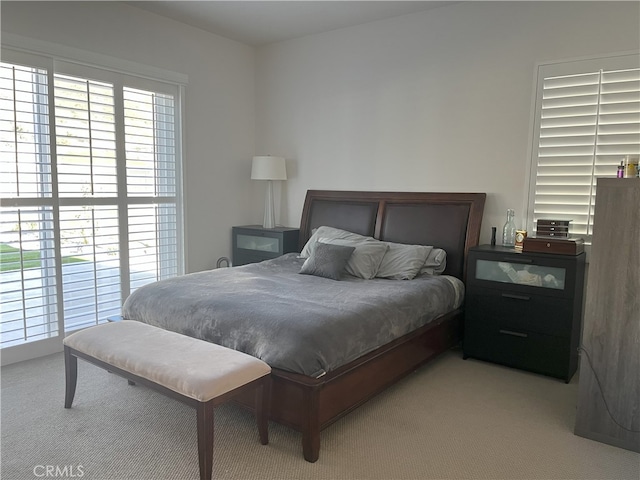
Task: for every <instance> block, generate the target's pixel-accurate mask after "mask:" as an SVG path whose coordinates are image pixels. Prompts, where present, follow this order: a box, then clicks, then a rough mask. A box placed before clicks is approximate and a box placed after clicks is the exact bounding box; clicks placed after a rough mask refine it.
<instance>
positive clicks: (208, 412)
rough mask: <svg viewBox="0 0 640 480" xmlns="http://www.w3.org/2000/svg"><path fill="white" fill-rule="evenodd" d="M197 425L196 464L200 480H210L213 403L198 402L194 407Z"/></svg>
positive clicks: (211, 470) (211, 468)
mask: <svg viewBox="0 0 640 480" xmlns="http://www.w3.org/2000/svg"><path fill="white" fill-rule="evenodd" d="M196 410H197V412H198V413H197V423H198V463H199V464H200V480H211V475H212V473H213V402H212V401H208V402H200V403H199V404H198V406H197V407H196Z"/></svg>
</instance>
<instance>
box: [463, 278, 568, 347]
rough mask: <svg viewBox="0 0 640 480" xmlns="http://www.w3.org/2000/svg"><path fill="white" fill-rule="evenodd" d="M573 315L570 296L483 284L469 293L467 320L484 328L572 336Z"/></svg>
mask: <svg viewBox="0 0 640 480" xmlns="http://www.w3.org/2000/svg"><path fill="white" fill-rule="evenodd" d="M572 315H573V301H572V300H571V299H568V298H562V297H549V296H545V295H536V294H532V293H522V292H514V291H510V290H507V289H503V290H494V289H491V288H480V287H473V288H470V289H469V290H468V292H467V296H466V304H465V323H466V324H470V325H472V326H477V327H480V328H488V329H493V330H498V329H501V328H505V329H513V330H516V331H517V330H526V331H529V332H537V333H541V334H545V335H555V336H560V337H569V336H570V335H571V331H572V321H573V317H572Z"/></svg>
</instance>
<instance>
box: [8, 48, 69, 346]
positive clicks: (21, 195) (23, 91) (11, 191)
mask: <svg viewBox="0 0 640 480" xmlns="http://www.w3.org/2000/svg"><path fill="white" fill-rule="evenodd" d="M28 60H29V63H31V64H32V65H30V66H25V65H20V64H10V63H1V64H0V157H1V158H2V161H1V162H0V194H1V196H2V202H1V203H2V206H1V207H0V259H1V262H0V265H1V267H2V268H1V269H0V301H1V303H0V333H1V336H0V338H1V346H2V348H4V347H8V346H12V345H17V344H20V343H24V342H31V341H35V340H42V339H48V338H51V337H55V336H56V335H58V332H59V327H58V316H57V313H58V300H57V296H56V285H57V282H58V279H57V277H56V270H55V249H54V235H55V234H54V210H53V199H52V197H53V191H54V184H53V181H52V163H51V151H50V131H49V120H50V116H49V99H48V94H49V72H48V69H47V68H46V67H44V68H41V67H39V66H34V65H38V64H40V65H46V63H47V62H46V61H45V60H44V59H40V58H38V57H35V56H29V57H28Z"/></svg>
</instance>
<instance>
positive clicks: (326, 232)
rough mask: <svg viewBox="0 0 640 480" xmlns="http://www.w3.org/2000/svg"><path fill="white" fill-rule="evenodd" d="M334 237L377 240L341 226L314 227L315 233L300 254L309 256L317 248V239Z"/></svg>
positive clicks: (305, 256) (303, 256) (304, 256)
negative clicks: (340, 227)
mask: <svg viewBox="0 0 640 480" xmlns="http://www.w3.org/2000/svg"><path fill="white" fill-rule="evenodd" d="M320 237H322V238H325V239H332V238H342V239H346V240H354V241H367V240H370V241H374V242H377V240H376V239H374V238H373V237H365V236H364V235H358V234H357V233H353V232H347V231H346V230H340V229H339V228H333V227H326V226H322V227H318V228H315V229H313V235H311V237H310V238H309V240H308V241H307V243H306V244H305V246H304V248H303V249H302V252H300V256H301V257H302V258H309V257H310V256H311V253H312V252H313V249H314V248H315V244H316V241H317V240H318V238H320ZM325 243H328V242H325Z"/></svg>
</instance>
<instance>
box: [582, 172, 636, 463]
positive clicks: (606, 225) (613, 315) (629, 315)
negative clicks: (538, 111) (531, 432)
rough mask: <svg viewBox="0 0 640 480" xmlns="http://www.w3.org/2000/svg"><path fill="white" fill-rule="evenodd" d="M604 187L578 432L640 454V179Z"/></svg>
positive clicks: (602, 183) (604, 182) (607, 181)
mask: <svg viewBox="0 0 640 480" xmlns="http://www.w3.org/2000/svg"><path fill="white" fill-rule="evenodd" d="M596 188H597V197H596V206H595V219H594V223H593V240H592V247H591V255H590V258H589V277H588V280H587V298H586V302H585V315H584V329H583V332H582V346H583V350H582V351H581V356H580V384H579V388H578V410H577V412H576V425H575V433H576V434H577V435H580V436H583V437H586V438H590V439H592V440H597V441H600V442H604V443H608V444H610V445H615V446H617V447H622V448H626V449H628V450H633V451H635V452H639V453H640V179H638V178H621V179H617V178H600V179H598V184H597V187H596Z"/></svg>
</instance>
